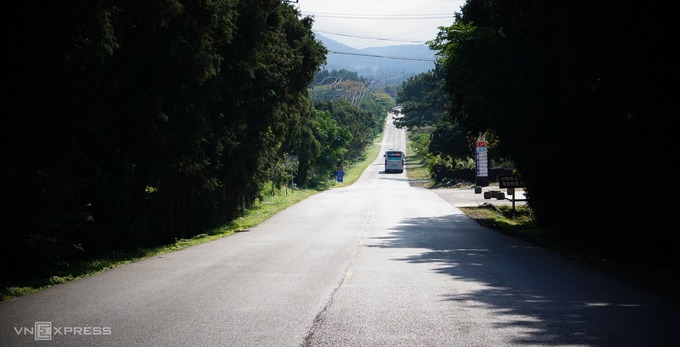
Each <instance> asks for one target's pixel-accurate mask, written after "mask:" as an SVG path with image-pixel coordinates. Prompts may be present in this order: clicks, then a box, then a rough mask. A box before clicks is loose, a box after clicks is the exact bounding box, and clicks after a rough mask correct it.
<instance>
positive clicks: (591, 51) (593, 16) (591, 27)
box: [431, 0, 677, 263]
mask: <svg viewBox="0 0 680 347" xmlns="http://www.w3.org/2000/svg"><path fill="white" fill-rule="evenodd" d="M672 22H673V21H672V20H670V19H669V18H667V16H666V15H664V14H663V13H659V11H658V8H655V7H654V6H653V5H651V4H640V3H635V4H633V3H629V2H623V3H622V2H607V1H595V2H588V3H578V2H564V1H543V2H540V3H539V2H532V1H490V0H468V1H467V2H466V4H465V5H464V6H463V7H462V12H461V13H460V14H458V16H457V19H456V21H455V22H454V24H452V25H451V26H449V27H444V28H441V31H440V33H439V35H438V37H437V39H436V40H433V42H432V45H431V46H432V47H433V48H434V49H436V50H437V51H438V52H439V56H440V63H441V64H442V67H443V69H444V73H445V76H446V82H445V87H444V88H445V90H446V91H447V94H448V95H449V98H450V101H451V103H450V107H449V108H448V112H449V115H450V117H452V118H453V119H454V120H455V121H456V122H458V123H459V124H460V125H461V126H463V127H465V128H467V129H470V130H472V131H476V130H480V131H481V130H483V129H493V131H494V133H495V134H496V135H497V136H498V139H499V142H498V146H499V147H498V148H499V150H501V151H502V152H503V153H504V154H506V155H508V156H509V157H510V158H511V159H512V160H513V161H514V162H515V164H516V166H517V169H518V170H519V172H520V173H521V176H522V178H523V181H524V182H525V183H526V185H527V188H528V191H529V194H530V195H529V196H530V205H531V207H532V209H533V210H534V211H535V213H536V216H537V218H538V219H539V221H540V222H541V223H542V224H544V225H552V226H556V227H557V228H558V229H559V230H560V231H562V232H563V233H565V234H568V235H572V236H573V237H574V238H578V239H580V240H583V241H585V242H586V244H591V245H599V246H604V247H606V249H608V250H609V251H610V255H611V256H612V257H619V258H624V257H626V256H627V255H630V254H637V255H639V256H643V258H645V259H648V260H650V261H654V262H657V263H658V262H664V261H669V260H670V258H671V257H670V254H671V252H674V249H675V248H676V247H677V243H674V242H671V240H677V238H674V237H672V235H671V234H670V230H671V225H672V224H671V223H672V222H671V216H672V208H671V206H673V203H672V202H671V201H670V198H669V196H670V195H666V194H664V193H662V192H661V191H660V190H659V189H662V188H655V187H657V185H661V186H664V185H666V181H665V180H663V177H664V175H663V173H664V172H666V171H667V167H668V163H669V160H671V159H670V158H668V153H669V152H670V153H672V149H673V148H675V147H676V146H674V141H673V139H672V136H670V135H665V134H661V131H660V130H661V129H668V128H669V127H670V122H671V120H672V119H673V118H674V117H673V115H674V114H675V113H676V112H675V110H674V108H673V107H672V105H671V103H672V100H673V96H672V92H671V89H669V88H668V87H667V83H666V82H667V81H669V80H673V78H674V77H675V76H676V75H677V67H676V59H675V57H676V53H673V52H672V49H671V46H672V45H671V44H669V43H670V40H671V33H672V32H673V30H674V29H673V28H671V24H670V23H672ZM660 180H661V181H660ZM659 181H660V182H659Z"/></svg>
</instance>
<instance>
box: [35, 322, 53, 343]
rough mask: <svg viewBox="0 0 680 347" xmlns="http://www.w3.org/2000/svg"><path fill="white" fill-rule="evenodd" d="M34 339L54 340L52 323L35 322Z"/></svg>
mask: <svg viewBox="0 0 680 347" xmlns="http://www.w3.org/2000/svg"><path fill="white" fill-rule="evenodd" d="M34 329H35V330H34V332H33V337H34V338H35V340H36V341H47V340H52V322H35V326H34Z"/></svg>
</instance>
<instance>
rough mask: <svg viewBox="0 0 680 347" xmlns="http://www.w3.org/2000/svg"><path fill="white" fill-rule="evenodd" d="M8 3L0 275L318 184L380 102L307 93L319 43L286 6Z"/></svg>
mask: <svg viewBox="0 0 680 347" xmlns="http://www.w3.org/2000/svg"><path fill="white" fill-rule="evenodd" d="M17 6H18V7H17V8H15V9H14V17H15V19H16V20H15V21H14V22H13V24H12V26H11V27H9V28H7V30H3V31H2V34H1V35H3V39H4V40H3V42H5V43H6V47H7V48H8V51H11V52H12V54H11V55H7V56H6V57H5V58H6V60H5V64H6V66H11V67H12V68H11V69H8V70H7V71H6V74H5V75H3V84H5V85H7V86H9V88H6V89H7V91H6V92H5V93H4V94H3V100H4V102H3V107H4V109H3V115H4V116H3V117H2V120H1V122H2V124H1V126H0V129H2V131H3V136H2V141H3V152H2V153H3V154H2V155H3V156H2V162H3V165H4V166H3V170H2V171H1V172H0V185H1V189H0V204H1V205H0V208H1V209H2V210H3V212H4V215H5V216H7V218H5V219H4V220H3V230H4V231H5V233H4V237H5V239H4V240H3V242H2V243H1V244H0V253H2V255H3V258H4V259H3V261H2V262H1V263H2V265H0V267H1V271H2V273H3V276H2V277H1V278H0V286H15V284H16V283H21V282H22V281H25V280H30V279H32V278H35V277H39V278H45V277H49V276H52V274H54V271H55V269H64V268H68V267H72V266H74V265H73V264H75V263H76V262H81V261H90V260H92V259H97V258H99V257H100V256H101V255H103V254H122V253H126V252H130V251H132V252H135V250H136V249H153V248H154V247H165V245H167V244H173V243H174V242H175V240H190V239H192V238H193V237H194V236H197V235H203V234H208V233H210V230H215V228H220V227H222V226H224V225H229V224H230V223H232V222H234V221H235V220H237V219H238V218H240V217H242V216H244V215H245V214H246V212H247V211H250V210H252V209H253V208H254V207H255V206H257V204H259V203H260V202H261V201H264V199H267V196H268V195H270V194H271V193H272V192H274V193H276V192H278V191H281V190H282V189H285V188H286V187H287V186H289V185H290V183H291V181H293V182H295V183H297V185H298V187H300V188H305V189H312V190H314V189H316V188H323V187H326V186H327V181H328V180H329V179H331V178H332V177H333V176H334V174H335V170H336V167H337V165H338V164H344V165H346V166H350V165H353V164H354V163H355V162H357V161H361V160H362V159H363V158H362V153H363V151H364V150H365V148H366V146H369V145H370V144H371V142H372V139H373V137H374V135H376V134H377V133H378V132H380V129H381V127H382V121H383V117H384V115H385V114H386V113H387V111H388V110H389V109H390V108H391V107H392V106H393V104H394V101H393V100H392V99H391V97H389V95H387V94H386V93H384V92H382V91H379V90H374V89H365V88H364V89H357V90H355V91H356V93H355V96H356V97H353V98H352V99H350V100H336V101H328V102H326V103H324V102H322V101H320V100H313V99H312V98H310V92H309V91H310V86H313V81H314V76H315V74H316V73H318V71H319V68H320V66H322V65H323V63H324V62H325V58H326V53H327V50H326V48H325V47H324V46H323V45H321V43H320V42H319V41H317V40H316V39H315V38H314V35H313V33H312V31H311V27H312V23H313V20H312V18H309V17H302V16H301V15H300V13H299V12H298V10H296V8H295V6H294V5H292V4H290V3H288V2H282V1H280V0H258V1H243V0H217V1H207V0H199V1H191V2H185V1H176V0H170V1H160V2H157V1H156V2H153V1H152V2H150V3H146V2H145V3H141V2H125V1H118V0H113V1H108V2H105V3H104V2H90V1H75V2H69V3H68V4H58V5H57V4H51V3H43V2H39V3H38V2H36V1H26V2H22V3H21V4H20V5H17ZM357 78H358V77H357ZM347 82H348V83H350V84H351V85H360V84H361V82H360V81H355V82H352V81H351V80H349V79H348V80H347ZM317 101H318V103H317ZM59 276H60V275H59ZM55 280H56V281H59V279H58V277H55Z"/></svg>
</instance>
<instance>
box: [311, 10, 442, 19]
mask: <svg viewBox="0 0 680 347" xmlns="http://www.w3.org/2000/svg"><path fill="white" fill-rule="evenodd" d="M301 14H302V15H304V16H314V17H326V18H342V19H388V20H390V19H398V20H404V19H449V18H455V14H454V13H451V14H441V13H434V14H409V15H400V14H396V15H373V14H351V13H319V12H317V13H311V12H301Z"/></svg>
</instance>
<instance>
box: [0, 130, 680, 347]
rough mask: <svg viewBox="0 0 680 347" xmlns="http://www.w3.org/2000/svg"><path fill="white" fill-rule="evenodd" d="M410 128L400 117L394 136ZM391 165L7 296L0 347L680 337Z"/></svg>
mask: <svg viewBox="0 0 680 347" xmlns="http://www.w3.org/2000/svg"><path fill="white" fill-rule="evenodd" d="M404 136H405V135H404V132H403V131H401V130H397V129H395V128H394V127H393V126H392V125H391V123H389V122H388V126H387V129H386V132H385V137H384V140H383V143H382V145H383V147H384V148H387V147H401V148H405V137H404ZM407 155H408V153H407ZM382 163H383V158H382V155H380V156H379V157H378V158H376V161H375V162H374V163H373V165H371V166H370V167H369V168H368V169H367V170H366V171H365V172H364V173H363V175H362V176H361V178H360V179H359V181H358V182H357V183H355V184H353V185H352V186H350V187H345V188H337V189H331V190H328V191H325V192H323V193H320V194H317V195H314V196H312V197H310V198H308V199H306V200H304V201H302V202H300V203H298V204H297V205H295V206H292V207H290V208H288V209H286V210H285V211H282V212H280V213H279V214H277V215H275V216H274V217H272V218H271V219H269V220H268V221H266V222H264V223H262V224H260V225H258V226H256V227H254V228H252V229H250V230H247V231H245V232H241V233H238V234H236V235H233V236H229V237H225V238H223V239H220V240H216V241H212V242H209V243H206V244H202V245H198V246H194V247H190V248H187V249H184V250H181V251H177V252H174V253H171V254H166V255H162V256H157V257H154V258H150V259H147V260H143V261H140V262H137V263H133V264H129V265H126V266H123V267H120V268H116V269H113V270H110V271H107V272H104V273H101V274H98V275H95V276H91V277H88V278H83V279H80V280H76V281H73V282H70V283H65V284H61V285H57V286H54V287H52V288H49V289H46V290H43V291H41V292H38V293H34V294H31V295H27V296H24V297H21V298H18V299H15V300H12V301H8V302H3V303H0V346H24V345H40V346H276V347H282V346H676V345H677V343H678V341H680V329H679V328H680V324H679V323H678V322H679V320H678V314H679V313H680V308H679V307H678V306H677V305H674V304H672V303H670V302H667V301H664V300H663V299H661V298H657V297H655V296H653V295H651V294H649V293H646V292H644V291H641V290H639V289H637V288H634V287H631V286H629V285H627V284H624V283H622V282H619V281H617V280H615V279H612V278H609V277H607V276H604V275H601V274H599V273H596V272H594V271H591V270H589V269H587V268H584V267H582V266H580V265H578V264H576V263H574V262H571V261H569V260H568V259H565V258H563V257H560V256H558V255H555V254H552V253H550V252H548V251H546V250H543V249H540V248H537V247H534V246H532V245H530V244H528V243H525V242H522V241H519V240H516V239H513V238H510V237H508V236H505V235H502V234H499V233H497V232H494V231H492V230H489V229H485V228H483V227H480V226H479V225H478V224H476V222H475V221H473V220H471V219H469V218H468V217H466V216H465V215H464V214H463V213H462V212H461V211H460V210H459V209H458V208H457V207H456V206H455V205H456V199H455V197H454V195H449V196H448V198H445V197H443V196H442V197H440V196H439V195H437V194H435V193H434V192H432V191H430V190H427V189H424V188H418V187H411V186H410V185H409V183H408V179H407V176H406V173H402V174H386V173H384V172H383V171H382V170H383V168H382ZM407 169H408V168H407ZM455 193H456V194H460V196H461V199H464V198H465V199H467V198H469V195H465V192H464V191H458V192H455ZM468 193H469V194H473V195H474V192H472V191H471V190H470V191H468ZM478 198H479V196H475V197H473V198H472V199H478ZM481 200H484V199H483V198H482V199H481ZM39 339H44V340H48V341H41V340H39Z"/></svg>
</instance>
